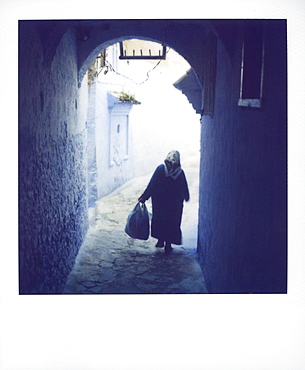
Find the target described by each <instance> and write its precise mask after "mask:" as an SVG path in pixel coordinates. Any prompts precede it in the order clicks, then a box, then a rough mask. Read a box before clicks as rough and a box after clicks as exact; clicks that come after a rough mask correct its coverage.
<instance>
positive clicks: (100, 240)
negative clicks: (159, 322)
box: [64, 157, 207, 294]
mask: <svg viewBox="0 0 305 370" xmlns="http://www.w3.org/2000/svg"><path fill="white" fill-rule="evenodd" d="M198 165H199V159H198V158H197V157H192V158H189V159H187V160H185V161H182V166H183V168H184V170H185V173H186V176H187V180H188V183H189V188H190V194H191V199H190V201H189V202H188V203H185V206H184V214H183V221H182V233H183V245H181V246H175V245H174V246H173V247H174V250H173V252H172V253H171V254H169V255H167V254H165V253H164V250H163V249H159V248H156V247H155V243H156V240H155V239H154V238H151V237H150V238H149V239H148V240H147V241H141V240H135V239H132V238H130V237H129V236H128V235H126V234H125V232H124V227H125V223H126V219H127V216H128V214H129V212H130V211H131V210H132V209H133V207H134V206H135V204H136V202H137V198H138V196H139V195H140V194H141V192H142V191H143V190H144V189H145V187H146V185H147V183H148V181H149V179H150V176H151V175H148V176H143V177H139V178H136V179H134V180H132V181H130V182H128V183H127V184H125V185H124V186H122V187H121V188H119V189H117V190H116V191H115V192H113V193H112V194H110V195H108V196H107V197H105V198H103V199H101V200H100V201H99V202H98V204H97V211H96V221H95V222H94V223H93V224H92V225H91V226H90V228H89V231H88V234H87V237H86V239H85V241H84V243H83V245H82V247H81V249H80V251H79V254H78V256H77V259H76V262H75V265H74V268H73V270H72V271H71V273H70V275H69V277H68V280H67V283H66V288H65V291H64V294H164V293H165V294H192V293H193V294H199V293H207V291H206V288H205V282H204V277H203V274H202V271H201V268H200V266H199V264H198V262H197V257H196V243H197V211H198V185H199V179H198ZM147 206H148V209H149V211H151V203H150V200H149V201H148V202H147Z"/></svg>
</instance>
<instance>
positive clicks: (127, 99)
mask: <svg viewBox="0 0 305 370" xmlns="http://www.w3.org/2000/svg"><path fill="white" fill-rule="evenodd" d="M118 95H119V99H120V102H122V103H131V104H141V103H140V102H139V101H138V100H136V98H135V96H134V95H131V94H129V93H126V92H124V91H121V92H120V93H119V94H118Z"/></svg>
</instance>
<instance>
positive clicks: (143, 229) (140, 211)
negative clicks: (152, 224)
mask: <svg viewBox="0 0 305 370" xmlns="http://www.w3.org/2000/svg"><path fill="white" fill-rule="evenodd" d="M125 233H126V234H127V235H129V236H130V237H132V238H133V239H140V240H147V239H148V237H149V214H148V210H147V207H146V205H145V203H140V202H138V203H137V204H136V206H135V207H134V209H133V210H132V211H131V212H130V213H129V215H128V217H127V222H126V226H125Z"/></svg>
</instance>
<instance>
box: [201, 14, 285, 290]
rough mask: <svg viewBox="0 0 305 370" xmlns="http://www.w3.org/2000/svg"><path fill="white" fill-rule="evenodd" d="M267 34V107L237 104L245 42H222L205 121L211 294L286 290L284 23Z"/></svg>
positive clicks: (204, 242)
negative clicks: (212, 101) (212, 106)
mask: <svg viewBox="0 0 305 370" xmlns="http://www.w3.org/2000/svg"><path fill="white" fill-rule="evenodd" d="M265 34H266V39H265V47H266V48H265V50H266V54H265V57H266V58H265V74H264V91H263V107H262V108H260V109H257V108H244V107H239V106H238V104H237V102H238V99H239V82H240V61H241V38H239V37H236V38H232V39H231V42H230V44H223V43H222V42H221V41H220V40H218V54H217V60H218V64H217V82H216V101H215V112H214V115H213V116H204V117H203V119H202V154H201V174H200V186H201V188H200V215H199V238H198V253H199V259H200V262H201V265H202V267H203V270H204V274H205V278H206V282H207V288H208V290H209V291H210V292H211V293H283V292H286V283H287V281H286V277H287V275H286V273H287V271H286V267H287V266H286V264H287V261H286V257H287V256H286V253H287V251H286V248H287V240H286V239H287V235H286V233H287V224H286V221H287V220H286V211H287V210H286V200H287V196H286V175H287V168H286V160H287V157H286V156H287V151H286V129H287V127H286V34H285V24H284V22H283V21H282V22H281V21H280V22H276V21H275V22H274V23H272V22H271V23H270V22H269V24H268V27H267V29H266V32H265ZM227 50H233V51H234V52H233V53H232V54H231V56H229V54H228V52H227Z"/></svg>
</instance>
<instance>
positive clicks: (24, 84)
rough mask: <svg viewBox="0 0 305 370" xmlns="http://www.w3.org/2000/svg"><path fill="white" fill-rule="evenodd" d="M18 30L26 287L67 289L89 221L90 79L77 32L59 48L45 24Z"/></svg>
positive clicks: (21, 276) (65, 36)
mask: <svg viewBox="0 0 305 370" xmlns="http://www.w3.org/2000/svg"><path fill="white" fill-rule="evenodd" d="M19 31H20V32H19V48H20V49H19V279H20V293H21V294H40V293H44V294H48V293H60V292H61V291H62V289H63V286H64V283H65V280H66V277H67V275H68V273H69V272H70V270H71V268H72V266H73V264H74V259H75V256H76V255H77V252H78V249H79V247H80V245H81V243H82V240H83V238H84V235H85V233H86V231H87V226H88V214H87V199H86V188H87V173H86V171H87V170H86V168H87V167H86V166H87V165H86V122H85V114H84V109H83V110H82V111H80V110H79V108H80V106H81V105H84V102H81V101H79V100H80V99H83V98H84V97H86V95H87V94H86V92H85V93H84V91H82V90H83V89H86V88H87V86H86V83H84V87H82V88H80V89H78V86H77V57H76V41H75V36H74V33H73V32H72V31H70V32H68V33H66V34H63V35H62V38H61V41H60V42H59V44H58V45H54V48H53V49H52V44H51V43H50V44H49V43H48V37H49V36H50V35H48V33H45V32H43V30H42V29H40V28H39V24H38V23H36V22H27V21H23V22H20V29H19ZM47 47H49V49H46V48H47Z"/></svg>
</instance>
